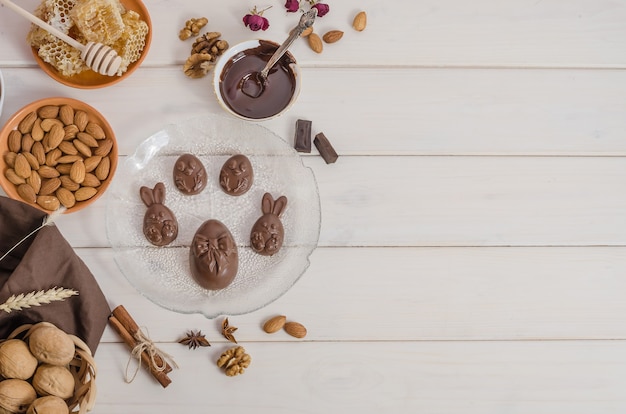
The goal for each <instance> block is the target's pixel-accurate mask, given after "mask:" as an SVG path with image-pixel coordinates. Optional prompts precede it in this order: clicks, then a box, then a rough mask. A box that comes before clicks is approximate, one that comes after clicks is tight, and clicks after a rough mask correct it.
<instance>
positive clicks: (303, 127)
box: [294, 119, 312, 153]
mask: <svg viewBox="0 0 626 414" xmlns="http://www.w3.org/2000/svg"><path fill="white" fill-rule="evenodd" d="M311 123H312V122H311V121H307V120H304V119H298V120H297V121H296V134H295V139H294V148H295V149H296V151H298V152H307V153H308V152H311Z"/></svg>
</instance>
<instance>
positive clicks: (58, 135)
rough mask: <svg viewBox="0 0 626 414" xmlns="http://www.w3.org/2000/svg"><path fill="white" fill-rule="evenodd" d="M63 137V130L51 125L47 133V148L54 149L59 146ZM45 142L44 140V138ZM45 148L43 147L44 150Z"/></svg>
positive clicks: (60, 127) (58, 126)
mask: <svg viewBox="0 0 626 414" xmlns="http://www.w3.org/2000/svg"><path fill="white" fill-rule="evenodd" d="M64 136H65V130H64V129H63V127H62V126H60V125H56V124H55V125H53V126H52V128H51V129H50V132H48V147H49V148H50V149H53V148H56V147H58V146H59V144H60V143H61V142H63V137H64ZM44 140H45V138H44ZM45 147H46V146H45V145H44V149H46V148H45Z"/></svg>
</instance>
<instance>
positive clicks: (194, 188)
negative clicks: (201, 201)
mask: <svg viewBox="0 0 626 414" xmlns="http://www.w3.org/2000/svg"><path fill="white" fill-rule="evenodd" d="M173 175H174V184H176V188H178V189H179V190H180V191H181V192H182V193H183V194H188V195H193V194H198V193H199V192H201V191H202V190H203V189H204V187H206V183H207V174H206V169H205V168H204V165H203V164H202V161H200V160H199V159H198V157H196V156H195V155H192V154H183V155H181V156H180V157H178V159H177V160H176V163H175V164H174V172H173Z"/></svg>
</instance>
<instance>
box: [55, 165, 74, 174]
mask: <svg viewBox="0 0 626 414" xmlns="http://www.w3.org/2000/svg"><path fill="white" fill-rule="evenodd" d="M73 164H74V163H72V164H58V165H57V166H56V167H54V168H55V169H56V170H57V172H58V173H59V174H61V175H69V173H70V171H71V170H72V165H73Z"/></svg>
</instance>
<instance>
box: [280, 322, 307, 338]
mask: <svg viewBox="0 0 626 414" xmlns="http://www.w3.org/2000/svg"><path fill="white" fill-rule="evenodd" d="M284 328H285V332H287V333H288V334H289V335H291V336H293V337H296V338H304V337H305V336H306V328H305V327H304V325H302V324H301V323H298V322H287V323H285V326H284Z"/></svg>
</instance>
